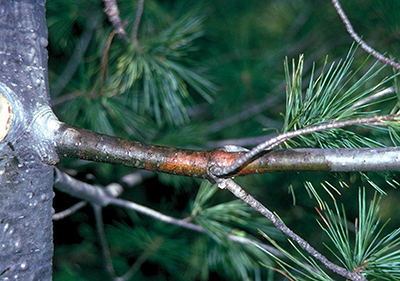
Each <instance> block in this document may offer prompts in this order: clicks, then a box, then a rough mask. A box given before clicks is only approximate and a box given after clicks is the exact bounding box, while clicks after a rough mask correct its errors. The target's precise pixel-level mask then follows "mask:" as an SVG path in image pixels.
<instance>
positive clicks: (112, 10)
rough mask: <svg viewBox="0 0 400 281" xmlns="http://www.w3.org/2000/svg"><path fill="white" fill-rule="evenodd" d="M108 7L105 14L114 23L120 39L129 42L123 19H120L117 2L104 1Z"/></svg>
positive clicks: (112, 0)
mask: <svg viewBox="0 0 400 281" xmlns="http://www.w3.org/2000/svg"><path fill="white" fill-rule="evenodd" d="M103 1H104V5H105V6H106V7H105V9H104V12H105V13H106V14H107V16H108V20H109V21H110V22H111V23H112V25H113V26H114V28H115V31H116V32H117V33H118V35H119V37H120V38H121V39H123V40H125V41H128V37H127V36H126V32H125V29H124V26H123V24H122V21H121V18H120V17H119V9H118V5H117V1H116V0H103Z"/></svg>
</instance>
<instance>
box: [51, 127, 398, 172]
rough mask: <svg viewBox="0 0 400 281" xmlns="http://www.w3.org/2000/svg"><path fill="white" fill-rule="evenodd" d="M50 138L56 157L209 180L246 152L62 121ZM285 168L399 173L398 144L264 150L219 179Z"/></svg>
mask: <svg viewBox="0 0 400 281" xmlns="http://www.w3.org/2000/svg"><path fill="white" fill-rule="evenodd" d="M55 139H56V151H57V153H58V155H59V156H60V158H61V157H67V158H78V159H84V160H89V161H95V162H104V163H110V164H118V165H123V166H127V167H133V168H136V169H144V170H148V171H151V172H156V173H160V172H161V173H168V174H174V175H180V176H189V177H196V178H207V179H210V176H209V175H210V171H211V170H212V168H215V167H218V168H224V167H231V166H232V165H234V164H235V163H237V161H238V160H239V159H243V157H244V155H246V154H248V152H246V151H240V149H238V151H232V149H231V146H230V147H229V149H228V148H225V147H221V148H215V149H212V150H189V149H180V148H174V147H167V146H158V145H152V144H146V143H141V142H137V141H131V140H125V139H121V138H117V137H111V136H107V135H103V134H99V133H96V132H93V131H90V130H86V129H80V128H76V127H72V126H69V125H66V124H64V123H61V125H60V127H59V129H58V130H57V133H56V136H55ZM287 171H330V172H351V171H400V147H388V148H359V149H290V150H282V149H276V150H264V151H260V152H259V153H258V154H257V155H254V157H252V158H251V159H249V160H247V161H245V162H244V163H243V164H242V165H241V166H240V167H239V168H237V169H235V170H234V171H233V172H231V173H227V174H223V175H218V177H222V178H224V177H225V178H228V177H233V176H245V175H249V174H261V173H271V172H287ZM214 175H215V174H214Z"/></svg>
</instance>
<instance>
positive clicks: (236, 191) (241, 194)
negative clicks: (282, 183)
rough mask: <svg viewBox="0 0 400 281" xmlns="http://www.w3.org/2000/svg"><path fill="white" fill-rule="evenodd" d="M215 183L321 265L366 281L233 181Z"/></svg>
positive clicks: (226, 180)
mask: <svg viewBox="0 0 400 281" xmlns="http://www.w3.org/2000/svg"><path fill="white" fill-rule="evenodd" d="M214 179H215V181H217V183H218V187H220V188H221V189H228V190H229V191H230V192H231V193H232V194H233V195H235V196H236V197H237V198H239V199H241V200H243V201H244V202H246V204H248V205H249V206H250V207H252V208H253V209H254V210H256V211H257V212H259V213H260V214H261V215H263V216H264V217H266V218H267V219H269V220H270V221H271V222H272V223H273V224H274V225H275V226H276V227H277V228H278V229H279V230H281V231H282V232H283V233H284V234H286V235H287V236H289V237H290V238H291V239H293V240H294V241H295V242H296V243H297V244H299V246H300V247H301V248H302V249H304V250H305V251H307V253H309V254H310V255H311V256H313V257H314V258H316V259H317V260H319V261H320V262H321V263H323V264H324V265H325V266H326V267H327V268H329V269H330V270H332V271H333V272H335V273H337V274H339V275H341V276H343V277H346V278H348V279H350V280H354V281H355V280H359V281H364V280H365V281H366V280H367V279H366V278H365V277H364V276H363V275H361V274H357V273H353V272H349V271H348V270H346V269H345V268H343V267H341V266H338V265H336V264H334V263H332V262H331V261H329V260H328V259H327V258H326V257H325V256H323V255H322V254H321V253H319V252H318V251H317V250H316V249H314V248H313V247H312V246H311V245H310V244H309V243H308V242H307V241H306V240H304V239H303V238H301V237H300V236H298V235H297V234H296V233H294V232H293V231H292V230H291V229H290V228H288V227H287V226H286V225H285V224H284V223H283V221H282V220H280V219H279V218H278V217H277V216H276V215H274V214H273V213H272V212H271V211H270V210H268V209H267V208H266V207H265V206H263V205H262V204H261V203H260V202H259V201H257V200H256V199H254V197H252V196H251V195H250V194H248V193H247V192H246V191H244V190H243V189H242V187H241V186H240V185H238V184H237V183H236V182H234V181H233V180H231V179H218V178H214Z"/></svg>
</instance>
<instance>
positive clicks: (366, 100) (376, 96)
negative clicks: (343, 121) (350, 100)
mask: <svg viewBox="0 0 400 281" xmlns="http://www.w3.org/2000/svg"><path fill="white" fill-rule="evenodd" d="M395 92H396V89H395V88H394V87H389V88H386V89H384V90H382V91H379V92H377V93H376V94H373V95H372V96H368V97H366V98H364V99H362V100H359V101H358V102H355V103H354V104H353V105H352V106H351V107H352V108H357V107H360V106H362V105H365V104H368V103H370V102H373V101H374V100H377V99H379V98H382V97H384V96H386V95H390V94H392V93H395Z"/></svg>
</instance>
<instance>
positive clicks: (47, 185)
mask: <svg viewBox="0 0 400 281" xmlns="http://www.w3.org/2000/svg"><path fill="white" fill-rule="evenodd" d="M45 20H46V19H45V1H44V0H7V1H0V97H3V103H2V105H1V99H0V113H1V114H0V119H2V120H3V121H4V122H1V123H0V124H2V125H1V126H2V127H1V128H0V135H1V132H2V133H3V135H6V137H5V138H4V139H3V140H2V138H0V279H1V280H51V275H52V270H51V269H52V255H53V241H52V235H53V233H52V220H51V219H52V198H53V191H52V185H53V180H54V164H55V163H56V162H57V156H56V154H55V152H54V145H53V144H52V143H51V142H49V141H46V138H47V137H48V134H49V133H47V132H48V129H49V128H48V126H51V124H52V122H51V120H54V119H55V117H54V116H53V115H52V114H50V113H51V111H50V107H49V95H48V83H47V51H46V48H45V47H46V45H47V27H46V22H45ZM4 98H5V99H4ZM7 101H8V103H7ZM1 109H2V110H1ZM49 121H50V122H49ZM46 122H49V123H46ZM45 124H46V125H45ZM47 124H48V125H47ZM4 126H7V129H6V128H5V127H4ZM8 129H9V131H8ZM47 139H50V138H47Z"/></svg>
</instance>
